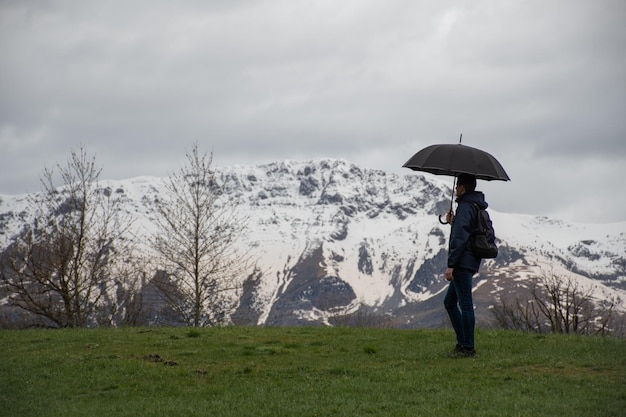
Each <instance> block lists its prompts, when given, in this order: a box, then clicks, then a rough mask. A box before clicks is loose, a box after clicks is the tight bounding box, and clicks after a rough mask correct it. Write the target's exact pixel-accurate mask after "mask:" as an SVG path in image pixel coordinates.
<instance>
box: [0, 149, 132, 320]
mask: <svg viewBox="0 0 626 417" xmlns="http://www.w3.org/2000/svg"><path fill="white" fill-rule="evenodd" d="M57 167H58V169H59V174H60V179H61V182H62V185H61V186H59V187H56V186H55V181H54V177H55V176H54V173H53V170H52V169H45V170H44V172H43V175H42V177H41V183H42V185H43V191H42V192H41V193H40V194H36V195H33V196H32V197H31V198H30V200H29V204H30V207H31V209H32V212H33V213H34V222H33V224H31V225H27V226H26V227H25V228H24V230H23V231H22V232H21V233H20V234H19V235H18V236H16V238H15V240H14V242H13V243H12V244H11V245H10V247H9V248H8V249H7V251H6V252H5V256H4V259H3V260H2V269H1V273H2V278H3V281H4V283H5V287H6V289H7V290H8V292H9V294H10V299H9V300H10V303H11V304H12V305H14V306H17V307H20V308H22V309H24V310H26V311H28V312H30V313H33V314H35V315H37V316H39V317H41V318H44V320H47V322H46V324H47V325H52V326H59V327H85V326H90V325H97V324H99V323H100V322H101V320H100V318H101V317H102V316H103V315H104V316H106V315H108V314H109V313H108V311H107V310H108V309H109V307H111V304H110V300H108V302H105V300H106V298H107V296H109V295H110V294H109V291H110V290H111V288H112V287H113V285H115V282H116V280H119V279H121V278H122V276H123V275H126V274H128V271H124V270H123V269H124V268H126V265H127V263H128V262H127V261H128V259H129V257H130V254H131V250H130V249H131V248H130V241H129V240H128V239H126V238H125V236H124V234H125V233H126V232H127V230H128V228H129V227H130V224H131V221H130V220H129V219H128V218H127V217H125V216H123V215H121V212H120V211H119V210H118V200H117V199H116V198H115V197H114V193H112V192H111V190H110V189H108V188H104V189H103V188H98V187H97V182H98V178H99V175H100V172H101V169H98V168H97V167H96V165H95V157H90V156H88V155H87V153H86V152H85V150H84V149H83V148H81V149H80V151H79V152H74V151H72V153H71V156H70V158H69V159H68V162H67V166H65V167H61V166H60V165H57ZM124 279H125V280H127V279H128V276H125V277H124Z"/></svg>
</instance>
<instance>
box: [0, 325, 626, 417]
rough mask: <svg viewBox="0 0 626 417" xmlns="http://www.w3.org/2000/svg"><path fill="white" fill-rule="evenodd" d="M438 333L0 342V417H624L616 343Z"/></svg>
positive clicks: (155, 332) (93, 336) (100, 332)
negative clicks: (457, 340) (470, 347)
mask: <svg viewBox="0 0 626 417" xmlns="http://www.w3.org/2000/svg"><path fill="white" fill-rule="evenodd" d="M477 343H478V346H477V347H478V356H477V357H476V358H454V357H451V356H450V355H449V352H450V351H451V350H452V348H453V347H454V341H453V334H452V332H451V331H449V330H393V329H364V328H314V327H299V328H258V327H230V328H215V329H200V330H196V329H191V330H190V329H186V328H123V329H89V330H84V329H83V330H72V329H67V330H22V331H9V330H2V331H0V359H1V360H0V416H12V417H15V416H46V417H50V416H64V417H68V416H80V417H86V416H89V417H91V416H106V417H112V416H237V417H241V416H254V417H261V416H268V417H269V416H271V417H277V416H350V417H355V416H438V417H439V416H459V415H464V416H498V417H501V416H576V417H579V416H624V415H626V341H625V340H620V339H610V338H604V339H603V338H593V337H573V336H557V335H547V336H546V335H532V334H524V333H515V332H506V331H479V332H478V334H477Z"/></svg>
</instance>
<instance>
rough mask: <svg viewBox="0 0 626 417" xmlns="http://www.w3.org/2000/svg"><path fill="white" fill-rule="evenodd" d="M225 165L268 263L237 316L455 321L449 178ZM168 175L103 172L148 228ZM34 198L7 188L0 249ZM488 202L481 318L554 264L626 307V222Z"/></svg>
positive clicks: (293, 321) (248, 286)
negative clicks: (449, 314)
mask: <svg viewBox="0 0 626 417" xmlns="http://www.w3.org/2000/svg"><path fill="white" fill-rule="evenodd" d="M216 174H217V175H218V178H219V181H220V182H222V183H223V184H224V187H225V190H226V193H227V194H228V195H229V196H231V197H234V198H237V199H238V200H239V201H240V205H239V209H240V210H241V213H242V215H243V216H244V217H248V218H249V222H248V233H247V234H246V235H245V236H244V237H243V239H242V241H241V245H242V247H245V248H248V249H251V250H253V252H254V253H255V255H256V256H257V257H258V259H259V263H260V265H259V266H260V270H261V271H263V272H262V274H260V275H257V276H255V277H254V278H250V280H249V281H247V282H246V283H244V286H243V288H244V290H243V294H241V297H240V305H239V308H238V310H237V311H236V312H235V314H234V315H233V317H234V318H233V320H236V321H237V322H239V323H245V324H256V325H299V324H320V325H321V324H324V325H329V324H334V323H336V322H337V321H338V320H340V319H341V318H343V317H346V316H348V315H355V314H363V315H368V316H372V317H379V318H381V319H384V320H386V321H387V322H388V323H389V325H394V326H401V327H436V326H439V325H442V323H445V315H444V314H445V312H444V311H443V307H442V306H441V302H442V299H441V298H442V291H443V290H444V289H445V288H446V285H447V283H446V282H445V280H444V279H443V271H444V270H445V262H446V256H447V239H448V233H449V229H448V226H445V225H441V224H440V223H439V222H438V220H437V217H436V216H437V215H439V214H441V213H444V212H445V211H447V210H448V209H449V204H450V196H451V192H452V190H451V188H450V184H448V182H446V181H445V180H443V179H440V178H436V177H433V176H430V175H423V174H421V173H416V172H411V173H407V174H406V175H404V176H400V175H397V174H389V173H387V172H385V171H382V170H371V169H363V168H361V167H359V166H357V165H355V164H353V163H350V162H348V161H345V160H341V159H329V158H326V159H321V160H308V161H293V160H286V161H278V162H273V163H269V164H263V165H256V166H241V165H237V166H232V167H223V168H216ZM164 179H165V178H164V177H149V176H140V177H135V178H131V179H127V180H117V181H107V180H103V181H100V186H102V187H109V188H110V190H111V192H113V193H116V194H117V195H118V196H119V197H120V198H122V199H123V200H124V204H125V210H126V211H127V212H128V213H132V214H133V215H135V216H137V218H138V226H139V227H138V230H140V232H141V231H142V232H141V233H144V234H149V233H150V228H151V226H150V211H149V204H148V202H149V201H152V200H153V199H154V198H158V196H159V193H160V188H161V187H162V185H163V181H164ZM479 188H480V182H479ZM27 196H28V195H22V196H14V197H11V196H0V198H1V199H2V203H1V204H0V248H5V247H6V245H7V244H8V243H9V241H10V239H11V236H12V235H13V234H14V233H16V232H17V230H18V229H19V227H20V225H23V224H24V223H25V222H27V221H28V216H29V214H28V213H27V211H25V210H26V207H27V205H26V204H25V201H26V199H27ZM487 200H488V196H487ZM489 212H490V214H491V217H492V219H493V221H494V225H495V229H496V235H497V237H498V239H499V244H500V254H499V256H498V258H496V259H495V260H489V261H484V262H483V266H482V267H481V271H480V273H479V275H478V277H477V279H476V282H475V288H476V289H475V298H476V304H477V314H478V316H479V321H481V322H483V323H486V322H488V321H489V309H490V307H491V306H493V305H494V304H496V303H497V302H498V298H499V297H500V296H501V295H502V294H504V293H514V292H515V291H517V290H519V289H520V288H523V287H524V286H527V281H528V279H529V278H530V277H532V276H537V275H539V274H542V273H547V272H546V271H555V273H567V274H573V275H575V277H576V279H577V280H578V281H580V282H581V283H584V285H591V286H594V291H595V292H594V294H595V297H597V298H598V299H602V298H607V297H610V296H613V297H616V299H617V300H618V305H617V307H618V309H619V310H621V311H626V255H625V254H626V222H624V223H613V224H606V225H594V224H579V223H568V222H565V221H562V220H558V219H550V218H547V217H542V216H529V215H522V214H510V213H500V212H498V211H496V210H493V208H490V209H489Z"/></svg>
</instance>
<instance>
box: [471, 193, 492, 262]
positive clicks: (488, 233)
mask: <svg viewBox="0 0 626 417" xmlns="http://www.w3.org/2000/svg"><path fill="white" fill-rule="evenodd" d="M472 204H474V206H476V210H477V214H476V222H475V223H474V230H473V231H472V234H471V235H470V245H471V247H472V253H473V254H474V256H476V257H477V258H482V259H493V258H495V257H496V256H498V246H497V245H496V232H495V231H494V230H493V224H491V218H490V217H489V213H487V210H485V209H482V208H480V207H478V204H476V203H472Z"/></svg>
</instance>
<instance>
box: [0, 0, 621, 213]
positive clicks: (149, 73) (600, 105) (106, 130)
mask: <svg viewBox="0 0 626 417" xmlns="http://www.w3.org/2000/svg"><path fill="white" fill-rule="evenodd" d="M624 22H626V2H625V1H623V0H593V1H589V0H551V1H545V0H528V1H518V0H510V1H495V0H490V1H487V0H474V1H441V0H404V1H400V0H384V1H383V0H378V1H373V0H370V1H366V0H344V1H338V0H315V1H313V0H309V1H305V0H302V1H295V0H266V1H254V0H228V1H226V0H222V1H217V0H215V1H176V2H174V1H165V0H163V1H154V0H150V1H148V0H146V1H133V0H123V1H111V0H107V1H43V0H42V1H27V0H24V1H8V0H0V60H1V61H0V194H5V195H6V194H22V193H29V192H35V191H40V189H41V187H40V183H39V178H40V177H41V173H42V171H43V169H44V168H46V167H54V166H55V165H56V164H57V163H60V164H62V165H64V164H65V162H66V161H67V158H68V157H69V155H70V153H71V151H72V150H77V149H79V147H80V146H81V145H82V146H83V147H84V148H85V149H86V150H87V152H89V153H90V154H95V156H96V161H97V163H98V164H99V165H100V166H101V167H102V169H103V171H102V174H101V178H102V179H124V178H130V177H135V176H140V175H156V176H163V175H168V174H169V173H171V172H172V171H174V170H177V169H178V168H179V167H180V165H181V164H182V163H183V161H184V157H185V152H186V151H188V150H189V149H191V147H192V145H193V144H194V143H195V142H197V143H198V144H199V145H200V149H201V151H208V152H210V151H213V152H214V163H215V165H216V166H218V167H219V166H229V165H234V164H243V165H257V164H263V163H268V162H273V161H279V160H284V159H294V160H308V159H318V158H325V157H330V158H342V159H346V160H348V161H350V162H354V163H356V164H359V165H360V166H362V167H363V168H376V169H382V170H386V171H388V172H392V173H399V174H407V175H414V174H413V173H412V171H409V170H407V169H405V168H401V166H402V164H404V163H405V162H406V161H407V160H408V159H409V158H410V157H411V155H413V154H414V153H415V152H417V151H418V150H419V149H421V148H423V147H425V146H428V145H431V144H434V143H456V142H458V139H459V135H460V134H461V133H463V143H464V144H466V145H469V146H474V147H478V148H481V149H485V150H487V151H488V152H490V153H491V154H492V155H494V156H495V157H496V158H497V159H498V160H499V161H500V162H501V163H502V165H503V166H504V167H505V169H506V171H507V172H508V174H509V176H510V177H511V179H512V181H511V182H508V183H504V182H491V183H486V182H480V185H479V188H480V189H482V190H484V191H485V192H486V194H487V200H488V201H489V203H490V204H491V206H492V208H493V209H495V210H498V211H503V212H515V213H527V214H533V215H544V216H550V217H558V218H562V219H564V220H569V221H575V222H593V223H597V222H602V223H604V222H616V221H626V191H625V190H626V186H625V185H624V183H625V182H626V175H625V174H626V135H625V133H626V24H625V23H624ZM426 175H430V174H426ZM450 184H452V180H450Z"/></svg>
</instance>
